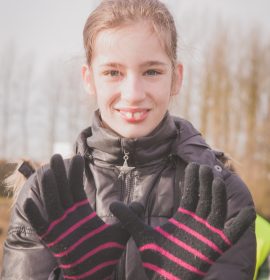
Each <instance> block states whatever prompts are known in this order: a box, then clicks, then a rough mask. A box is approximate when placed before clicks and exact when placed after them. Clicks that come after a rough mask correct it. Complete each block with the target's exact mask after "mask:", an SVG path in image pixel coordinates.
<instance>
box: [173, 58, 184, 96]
mask: <svg viewBox="0 0 270 280" xmlns="http://www.w3.org/2000/svg"><path fill="white" fill-rule="evenodd" d="M182 81H183V65H182V64H181V63H178V64H177V65H176V67H175V69H174V73H173V80H172V92H171V95H177V94H178V93H179V91H180V89H181V87H182Z"/></svg>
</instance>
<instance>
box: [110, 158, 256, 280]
mask: <svg viewBox="0 0 270 280" xmlns="http://www.w3.org/2000/svg"><path fill="white" fill-rule="evenodd" d="M226 207H227V199H226V190H225V184H224V182H223V181H222V180H221V179H219V178H215V179H213V173H212V170H211V168H210V167H207V166H199V165H198V164H195V163H191V164H189V165H188V166H187V168H186V170H185V180H184V192H183V196H182V200H181V203H180V207H179V208H178V211H177V213H175V215H174V216H173V217H172V218H171V219H169V220H168V222H167V223H166V224H164V225H162V226H159V227H156V228H152V227H150V226H148V225H145V224H144V223H143V222H142V221H141V220H140V219H139V218H138V216H137V215H136V214H135V213H136V212H137V213H138V212H141V209H140V208H142V205H141V204H139V203H136V202H134V203H132V204H131V205H130V207H127V206H125V205H124V204H122V203H120V202H114V203H112V204H111V206H110V209H111V212H112V213H113V214H114V215H115V216H116V217H118V218H119V220H120V221H121V223H122V225H123V226H124V228H126V230H127V231H129V232H130V234H131V235H132V237H133V238H134V240H135V242H136V244H137V246H138V249H139V252H140V255H141V259H142V263H143V266H144V268H145V271H146V274H147V276H148V278H149V279H169V280H179V279H182V280H193V279H202V278H203V277H204V276H205V275H206V273H207V271H208V270H209V268H210V266H211V265H212V264H213V263H214V262H215V260H216V259H217V258H218V257H219V256H220V255H221V254H223V253H224V252H225V251H226V250H227V249H228V248H230V247H231V246H232V244H233V243H235V242H236V241H237V240H238V239H239V238H240V237H241V236H242V234H243V233H244V232H245V231H246V230H247V228H248V227H249V226H250V225H251V224H252V223H253V222H254V220H255V212H254V209H253V208H245V209H242V210H241V212H240V213H239V214H238V215H237V216H236V217H235V219H234V220H233V221H232V222H231V223H230V224H229V225H226V226H225V219H226V210H227V209H226ZM136 209H137V210H136ZM134 212H135V213H134Z"/></svg>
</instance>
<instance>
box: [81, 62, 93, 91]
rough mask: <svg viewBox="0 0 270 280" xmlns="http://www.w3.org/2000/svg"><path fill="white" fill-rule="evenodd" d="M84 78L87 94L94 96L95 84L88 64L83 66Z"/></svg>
mask: <svg viewBox="0 0 270 280" xmlns="http://www.w3.org/2000/svg"><path fill="white" fill-rule="evenodd" d="M82 78H83V81H84V88H85V90H86V92H87V93H89V94H90V95H94V94H95V92H96V91H95V86H94V82H93V73H92V71H91V68H90V67H89V66H88V65H87V64H84V65H83V66H82Z"/></svg>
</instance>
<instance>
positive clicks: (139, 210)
mask: <svg viewBox="0 0 270 280" xmlns="http://www.w3.org/2000/svg"><path fill="white" fill-rule="evenodd" d="M128 207H129V208H130V209H131V210H132V211H133V212H134V213H135V214H136V215H137V216H138V217H139V218H141V219H142V218H143V214H144V206H143V205H142V204H141V203H139V202H137V201H134V202H132V203H131V204H130V205H129V206H128Z"/></svg>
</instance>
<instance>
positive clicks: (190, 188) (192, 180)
mask: <svg viewBox="0 0 270 280" xmlns="http://www.w3.org/2000/svg"><path fill="white" fill-rule="evenodd" d="M198 188H199V164H197V163H190V164H189V165H188V166H187V167H186V169H185V178H184V191H183V197H182V200H181V203H180V207H182V208H185V209H188V210H190V211H192V212H195V210H196V206H197V203H198Z"/></svg>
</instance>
